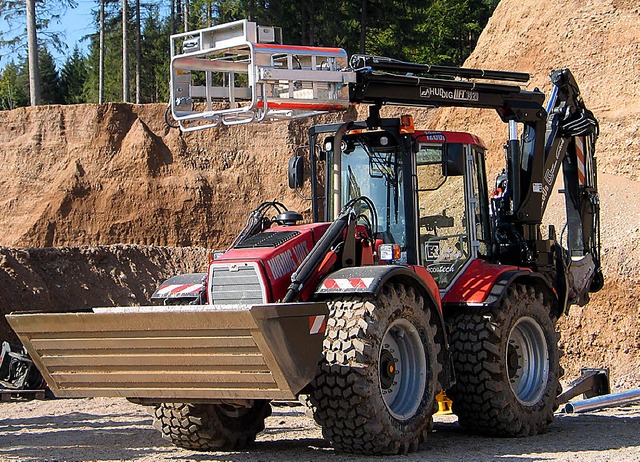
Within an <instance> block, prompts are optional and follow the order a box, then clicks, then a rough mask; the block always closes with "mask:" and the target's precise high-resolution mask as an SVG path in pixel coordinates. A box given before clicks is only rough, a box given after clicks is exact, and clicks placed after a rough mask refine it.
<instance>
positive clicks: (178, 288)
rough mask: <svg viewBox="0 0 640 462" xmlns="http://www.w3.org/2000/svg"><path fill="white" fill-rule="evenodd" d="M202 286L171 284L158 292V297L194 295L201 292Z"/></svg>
mask: <svg viewBox="0 0 640 462" xmlns="http://www.w3.org/2000/svg"><path fill="white" fill-rule="evenodd" d="M200 289H202V284H169V285H167V286H165V287H162V288H160V290H158V295H166V296H169V295H175V294H192V293H194V292H199V291H200Z"/></svg>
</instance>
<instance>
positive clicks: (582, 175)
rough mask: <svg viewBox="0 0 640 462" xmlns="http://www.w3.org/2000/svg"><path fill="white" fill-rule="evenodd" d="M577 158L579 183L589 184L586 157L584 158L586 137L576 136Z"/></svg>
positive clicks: (581, 184)
mask: <svg viewBox="0 0 640 462" xmlns="http://www.w3.org/2000/svg"><path fill="white" fill-rule="evenodd" d="M576 159H577V164H578V184H579V185H580V186H585V185H586V184H587V179H586V171H585V170H586V169H585V159H584V137H582V136H577V137H576Z"/></svg>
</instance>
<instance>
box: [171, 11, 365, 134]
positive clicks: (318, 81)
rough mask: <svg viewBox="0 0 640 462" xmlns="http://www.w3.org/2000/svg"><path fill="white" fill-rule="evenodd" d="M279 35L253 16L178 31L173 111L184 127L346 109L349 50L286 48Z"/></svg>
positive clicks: (173, 50) (350, 79) (173, 43)
mask: <svg viewBox="0 0 640 462" xmlns="http://www.w3.org/2000/svg"><path fill="white" fill-rule="evenodd" d="M280 36H281V32H280V29H279V28H275V27H263V26H257V25H256V23H254V22H250V21H247V20H240V21H235V22H231V23H227V24H222V25H219V26H214V27H210V28H207V29H200V30H196V31H191V32H184V33H181V34H176V35H172V36H171V102H170V108H171V114H172V116H173V118H174V119H175V120H176V121H177V122H178V124H179V125H180V128H181V130H182V131H186V132H188V131H194V130H202V129H205V128H211V127H216V126H219V125H220V124H223V125H235V124H243V123H251V122H271V121H276V120H289V119H293V118H299V117H309V116H313V115H318V114H324V113H327V112H330V111H341V110H345V109H347V108H348V107H349V88H348V84H349V83H351V82H355V73H354V72H351V71H349V70H348V69H347V61H348V56H347V53H346V52H345V51H344V50H343V49H341V48H326V47H309V46H291V45H281V44H279V43H277V42H278V41H281V39H280Z"/></svg>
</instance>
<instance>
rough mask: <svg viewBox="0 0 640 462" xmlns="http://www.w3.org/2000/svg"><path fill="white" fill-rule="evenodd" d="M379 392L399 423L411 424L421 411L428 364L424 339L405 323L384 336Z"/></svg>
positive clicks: (399, 322)
mask: <svg viewBox="0 0 640 462" xmlns="http://www.w3.org/2000/svg"><path fill="white" fill-rule="evenodd" d="M378 375H379V379H380V392H381V393H382V398H383V400H384V403H385V405H386V406H387V409H388V410H389V412H390V413H391V415H392V416H393V417H395V418H396V419H398V420H408V419H410V418H411V417H413V416H414V415H415V414H416V412H417V411H418V409H419V407H420V403H421V402H422V397H423V395H424V390H425V387H426V383H427V379H426V377H427V360H426V354H425V350H424V346H423V344H422V339H421V338H420V334H419V333H418V330H417V329H416V328H415V326H414V325H413V324H412V323H411V322H410V321H408V320H406V319H396V320H395V321H394V322H393V323H391V325H390V326H389V328H388V329H387V332H386V333H385V335H384V337H383V339H382V345H381V349H380V358H379V362H378Z"/></svg>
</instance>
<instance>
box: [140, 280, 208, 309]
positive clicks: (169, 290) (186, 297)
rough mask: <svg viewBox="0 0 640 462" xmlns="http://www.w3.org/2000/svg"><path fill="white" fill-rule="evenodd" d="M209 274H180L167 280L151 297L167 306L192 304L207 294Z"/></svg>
mask: <svg viewBox="0 0 640 462" xmlns="http://www.w3.org/2000/svg"><path fill="white" fill-rule="evenodd" d="M206 279H207V273H190V274H179V275H177V276H173V277H172V278H169V279H167V280H166V281H164V282H163V283H162V284H160V287H158V288H157V289H156V291H155V292H154V293H153V295H152V296H151V300H152V301H154V302H163V303H164V304H165V305H170V304H176V303H184V302H192V301H195V300H197V299H198V297H199V296H200V294H201V293H204V292H205V289H206V287H205V281H206Z"/></svg>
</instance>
